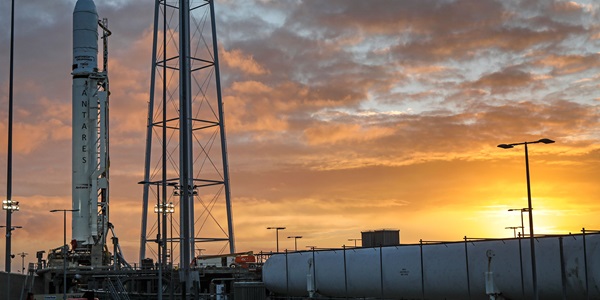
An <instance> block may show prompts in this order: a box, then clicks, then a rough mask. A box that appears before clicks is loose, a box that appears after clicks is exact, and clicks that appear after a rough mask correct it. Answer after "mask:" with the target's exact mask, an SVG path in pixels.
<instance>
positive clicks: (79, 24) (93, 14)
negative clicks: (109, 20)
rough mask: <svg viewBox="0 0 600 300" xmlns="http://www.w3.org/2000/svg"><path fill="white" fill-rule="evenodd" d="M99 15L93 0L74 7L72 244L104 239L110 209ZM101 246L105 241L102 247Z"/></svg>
mask: <svg viewBox="0 0 600 300" xmlns="http://www.w3.org/2000/svg"><path fill="white" fill-rule="evenodd" d="M98 21H99V19H98V13H97V11H96V5H95V4H94V1H93V0H77V3H76V4H75V9H74V11H73V65H72V73H71V75H72V76H73V89H72V92H73V94H72V101H73V103H72V105H73V107H72V108H73V112H72V113H73V115H72V121H73V123H72V127H73V128H72V169H73V174H72V209H73V212H72V237H73V238H72V240H73V241H72V242H71V243H72V244H73V246H74V248H75V250H77V249H82V248H85V249H89V248H91V246H93V245H96V246H98V245H99V244H102V243H104V242H105V241H104V239H105V238H104V237H105V236H106V234H105V232H106V230H107V226H106V225H107V219H108V216H107V213H108V200H107V189H108V176H107V169H108V157H107V156H108V151H107V144H108V134H107V132H108V128H107V124H108V123H107V116H108V100H107V98H108V91H107V86H108V77H107V74H106V72H99V71H98V26H99V25H98V24H99V22H98ZM100 246H101V247H102V246H103V245H100Z"/></svg>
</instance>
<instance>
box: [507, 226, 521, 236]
mask: <svg viewBox="0 0 600 300" xmlns="http://www.w3.org/2000/svg"><path fill="white" fill-rule="evenodd" d="M518 228H521V226H508V227H504V229H512V230H513V235H514V237H517V229H518Z"/></svg>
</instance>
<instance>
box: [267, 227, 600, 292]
mask: <svg viewBox="0 0 600 300" xmlns="http://www.w3.org/2000/svg"><path fill="white" fill-rule="evenodd" d="M599 244H600V234H585V235H582V234H577V235H564V236H548V237H538V238H536V239H535V250H536V251H535V255H536V264H537V278H538V280H537V281H538V291H539V295H540V299H548V300H551V299H600V288H599V283H600V282H599V280H600V249H599ZM584 249H585V250H584ZM490 258H491V260H490ZM488 265H489V270H488ZM586 270H587V276H586ZM488 271H491V272H492V277H493V282H494V284H495V286H496V289H497V291H499V292H500V293H501V294H502V296H503V297H505V298H507V299H513V300H514V299H532V297H533V281H532V273H531V251H530V240H529V239H518V238H517V239H503V240H476V241H465V242H451V243H435V244H426V243H423V244H417V245H399V246H388V247H375V248H347V249H339V250H325V251H302V252H289V253H282V254H275V255H273V256H271V257H270V258H269V259H268V260H267V261H266V262H265V264H264V266H263V282H264V283H265V285H266V287H267V289H268V290H270V291H271V292H274V293H276V294H279V295H287V296H299V297H305V296H309V292H308V290H314V291H315V292H316V294H318V295H321V296H325V297H374V298H388V299H389V298H396V299H431V300H433V299H446V300H450V299H461V300H464V299H489V296H487V295H486V280H485V273H486V272H488ZM588 292H589V298H588V297H586V295H587V293H588ZM563 296H564V297H563Z"/></svg>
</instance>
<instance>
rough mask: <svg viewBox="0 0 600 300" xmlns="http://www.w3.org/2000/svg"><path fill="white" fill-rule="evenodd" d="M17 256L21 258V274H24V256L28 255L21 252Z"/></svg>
mask: <svg viewBox="0 0 600 300" xmlns="http://www.w3.org/2000/svg"><path fill="white" fill-rule="evenodd" d="M17 254H18V255H19V256H21V274H25V256H27V255H29V253H26V252H21V253H17Z"/></svg>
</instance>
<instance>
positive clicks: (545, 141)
mask: <svg viewBox="0 0 600 300" xmlns="http://www.w3.org/2000/svg"><path fill="white" fill-rule="evenodd" d="M538 143H543V144H552V143H554V141H553V140H551V139H545V138H544V139H539V140H537V141H533V142H522V143H512V144H500V145H498V147H499V148H502V149H511V148H514V147H515V146H519V145H524V146H525V174H526V178H527V210H528V212H529V242H530V244H531V275H532V277H533V299H535V300H538V299H539V293H538V286H537V271H536V265H535V237H534V235H533V211H532V208H531V183H530V179H529V153H528V149H527V145H529V144H538Z"/></svg>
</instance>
